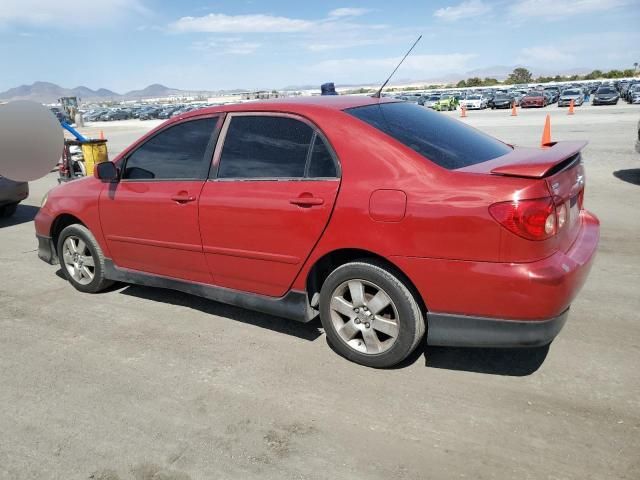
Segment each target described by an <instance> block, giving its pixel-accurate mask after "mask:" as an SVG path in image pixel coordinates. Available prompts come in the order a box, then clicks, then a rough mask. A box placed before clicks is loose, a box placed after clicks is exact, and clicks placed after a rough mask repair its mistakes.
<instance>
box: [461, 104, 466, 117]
mask: <svg viewBox="0 0 640 480" xmlns="http://www.w3.org/2000/svg"><path fill="white" fill-rule="evenodd" d="M466 116H467V107H465V106H464V105H462V106H461V107H460V117H462V118H465V117H466Z"/></svg>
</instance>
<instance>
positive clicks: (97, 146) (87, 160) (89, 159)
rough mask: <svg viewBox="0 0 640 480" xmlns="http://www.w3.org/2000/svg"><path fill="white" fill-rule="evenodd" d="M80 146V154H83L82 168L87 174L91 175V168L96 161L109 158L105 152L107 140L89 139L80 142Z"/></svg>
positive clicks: (99, 161)
mask: <svg viewBox="0 0 640 480" xmlns="http://www.w3.org/2000/svg"><path fill="white" fill-rule="evenodd" d="M80 145H81V148H82V155H83V156H84V168H85V169H86V171H87V176H91V175H93V169H94V167H95V165H96V164H97V163H102V162H106V161H108V160H109V155H108V153H107V141H106V140H93V139H92V140H89V141H87V142H83V143H81V144H80Z"/></svg>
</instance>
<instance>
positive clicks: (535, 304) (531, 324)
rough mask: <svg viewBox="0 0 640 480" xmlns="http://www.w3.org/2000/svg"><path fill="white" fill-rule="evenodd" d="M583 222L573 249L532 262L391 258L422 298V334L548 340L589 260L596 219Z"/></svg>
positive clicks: (454, 340) (497, 341)
mask: <svg viewBox="0 0 640 480" xmlns="http://www.w3.org/2000/svg"><path fill="white" fill-rule="evenodd" d="M581 222H582V226H581V229H580V232H579V234H578V236H577V238H576V240H575V242H574V244H573V245H572V246H571V248H569V249H568V250H567V251H566V252H561V251H560V252H556V253H555V254H553V255H551V256H550V257H547V258H545V259H542V260H538V261H535V262H530V263H494V262H473V261H460V260H450V259H437V258H416V257H413V258H411V257H392V260H393V261H394V263H396V265H398V267H399V268H400V269H401V270H402V271H403V272H404V273H405V274H406V275H407V276H408V277H409V278H410V279H411V280H412V281H413V283H414V284H415V286H416V288H417V289H418V291H419V293H420V294H421V296H422V298H423V300H424V303H425V305H426V307H427V310H428V312H429V313H428V314H427V321H428V326H427V330H428V331H429V333H428V336H427V338H428V339H431V340H432V341H433V342H436V343H434V345H451V346H453V345H458V346H463V345H464V346H501V347H515V346H526V345H529V346H531V345H542V344H544V343H549V342H550V341H551V340H552V339H553V337H554V336H555V335H556V334H557V333H558V332H559V331H560V329H561V328H562V325H563V324H564V321H565V319H566V312H567V310H568V308H569V306H570V304H571V302H572V301H573V299H574V298H575V297H576V295H577V294H578V292H579V291H580V289H581V288H582V286H583V285H584V283H585V281H586V279H587V276H588V274H589V271H590V269H591V265H592V263H593V259H594V258H595V253H596V249H597V246H598V241H599V235H600V223H599V221H598V219H597V218H596V217H595V216H593V215H592V214H590V213H589V212H586V211H583V212H582V213H581ZM520 327H522V328H520Z"/></svg>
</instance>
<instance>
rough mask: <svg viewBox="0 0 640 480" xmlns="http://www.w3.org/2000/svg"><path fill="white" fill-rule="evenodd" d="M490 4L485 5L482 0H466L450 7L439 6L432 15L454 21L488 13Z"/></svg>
mask: <svg viewBox="0 0 640 480" xmlns="http://www.w3.org/2000/svg"><path fill="white" fill-rule="evenodd" d="M491 8H492V7H491V5H487V4H486V3H484V2H483V1H482V0H467V1H465V2H462V3H459V4H458V5H453V6H451V7H444V8H439V9H438V10H436V11H435V12H434V13H433V16H434V17H436V18H440V19H442V20H445V21H447V22H455V21H457V20H461V19H463V18H471V17H478V16H480V15H484V14H485V13H489V12H490V11H491Z"/></svg>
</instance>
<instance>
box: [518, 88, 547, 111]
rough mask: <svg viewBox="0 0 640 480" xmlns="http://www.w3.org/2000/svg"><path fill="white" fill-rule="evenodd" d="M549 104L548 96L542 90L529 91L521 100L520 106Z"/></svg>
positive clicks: (544, 105)
mask: <svg viewBox="0 0 640 480" xmlns="http://www.w3.org/2000/svg"><path fill="white" fill-rule="evenodd" d="M547 104H548V101H547V97H545V95H544V93H543V92H540V91H533V92H529V93H527V94H526V95H525V96H524V97H522V99H521V100H520V106H521V107H522V108H530V107H546V106H547Z"/></svg>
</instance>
